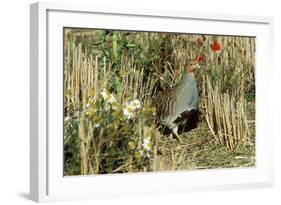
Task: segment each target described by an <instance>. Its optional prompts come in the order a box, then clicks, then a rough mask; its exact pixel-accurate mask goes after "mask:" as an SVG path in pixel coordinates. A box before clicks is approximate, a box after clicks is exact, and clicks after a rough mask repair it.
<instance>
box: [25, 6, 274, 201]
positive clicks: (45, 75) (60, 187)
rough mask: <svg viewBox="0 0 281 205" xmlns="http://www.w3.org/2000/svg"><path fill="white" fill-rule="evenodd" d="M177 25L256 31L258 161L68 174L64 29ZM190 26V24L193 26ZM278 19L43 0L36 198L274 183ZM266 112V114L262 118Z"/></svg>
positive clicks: (33, 18) (34, 41)
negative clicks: (272, 95) (271, 95)
mask: <svg viewBox="0 0 281 205" xmlns="http://www.w3.org/2000/svg"><path fill="white" fill-rule="evenodd" d="M65 26H71V27H85V28H110V29H125V30H126V29H127V30H145V31H148V30H149V31H175V32H189V33H207V34H224V35H249V36H256V38H257V48H256V49H257V56H256V87H257V98H256V102H257V106H256V111H257V114H256V119H257V124H256V137H257V140H256V158H257V161H256V167H254V168H235V169H215V170H193V171H178V172H164V173H136V174H121V175H119V174H115V175H99V176H77V177H63V172H62V167H63V164H62V160H63V156H62V155H63V154H62V149H63V147H62V145H63V144H62V141H63V134H62V132H61V127H62V121H63V120H62V115H61V114H62V108H61V107H60V105H61V101H62V86H63V83H62V69H63V67H62V59H61V58H62V55H63V52H62V49H63V45H62V37H63V35H62V30H63V29H62V28H63V27H65ZM190 27H192V28H190ZM272 29H273V19H272V18H270V17H257V16H240V15H239V16H236V15H227V14H213V13H194V12H188V11H186V12H185V11H156V10H139V9H125V8H118V9H117V8H97V7H95V5H85V4H73V3H46V2H40V3H35V4H32V5H31V9H30V121H31V122H30V125H31V127H30V198H31V199H32V200H34V201H37V202H41V201H53V200H72V199H86V198H87V199H91V198H100V197H115V196H130V195H142V194H163V193H180V192H190V191H206V190H224V189H238V188H239V189H240V188H252V187H271V186H273V159H272V158H273V153H272V150H273V137H272V136H273V134H272V133H271V132H272V131H271V129H267V128H269V127H270V119H271V115H270V113H268V112H266V110H265V109H263V108H266V107H268V106H270V102H269V100H268V98H267V97H266V96H267V94H268V89H269V86H270V84H269V83H268V84H264V83H263V82H270V76H269V73H270V72H268V69H273V66H272V64H271V62H272V53H271V52H272V50H273V36H272V35H273V32H272ZM264 119H267V120H264Z"/></svg>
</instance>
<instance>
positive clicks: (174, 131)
mask: <svg viewBox="0 0 281 205" xmlns="http://www.w3.org/2000/svg"><path fill="white" fill-rule="evenodd" d="M172 131H173V133H174V135H176V137H177V140H178V141H179V142H180V143H181V139H180V136H179V134H178V126H176V127H174V128H173V129H172Z"/></svg>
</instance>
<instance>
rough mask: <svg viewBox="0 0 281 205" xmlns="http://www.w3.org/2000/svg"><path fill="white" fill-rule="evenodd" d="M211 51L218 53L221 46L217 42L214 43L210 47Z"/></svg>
mask: <svg viewBox="0 0 281 205" xmlns="http://www.w3.org/2000/svg"><path fill="white" fill-rule="evenodd" d="M211 49H212V50H213V51H220V49H221V45H220V44H219V43H218V42H216V41H214V43H213V44H212V45H211Z"/></svg>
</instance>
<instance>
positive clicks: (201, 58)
mask: <svg viewBox="0 0 281 205" xmlns="http://www.w3.org/2000/svg"><path fill="white" fill-rule="evenodd" d="M196 61H197V62H200V61H204V56H202V55H198V56H197V57H196Z"/></svg>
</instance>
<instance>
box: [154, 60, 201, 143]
mask: <svg viewBox="0 0 281 205" xmlns="http://www.w3.org/2000/svg"><path fill="white" fill-rule="evenodd" d="M196 66H197V62H196V61H189V62H188V63H187V65H186V69H185V72H184V74H183V78H182V80H181V82H180V83H179V84H178V85H177V86H176V87H174V88H169V89H167V90H164V91H162V92H161V93H159V94H158V95H157V96H156V97H155V98H154V99H153V104H154V106H155V107H156V110H157V120H158V121H159V122H160V123H161V124H162V125H164V126H166V127H168V128H169V129H170V130H172V132H173V133H174V134H175V136H176V137H177V139H178V140H179V141H180V138H179V135H178V127H179V126H180V125H183V124H185V123H186V121H187V118H188V117H189V116H190V115H192V114H193V113H194V111H197V110H198V88H197V82H196V79H195V77H194V70H195V68H196Z"/></svg>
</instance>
